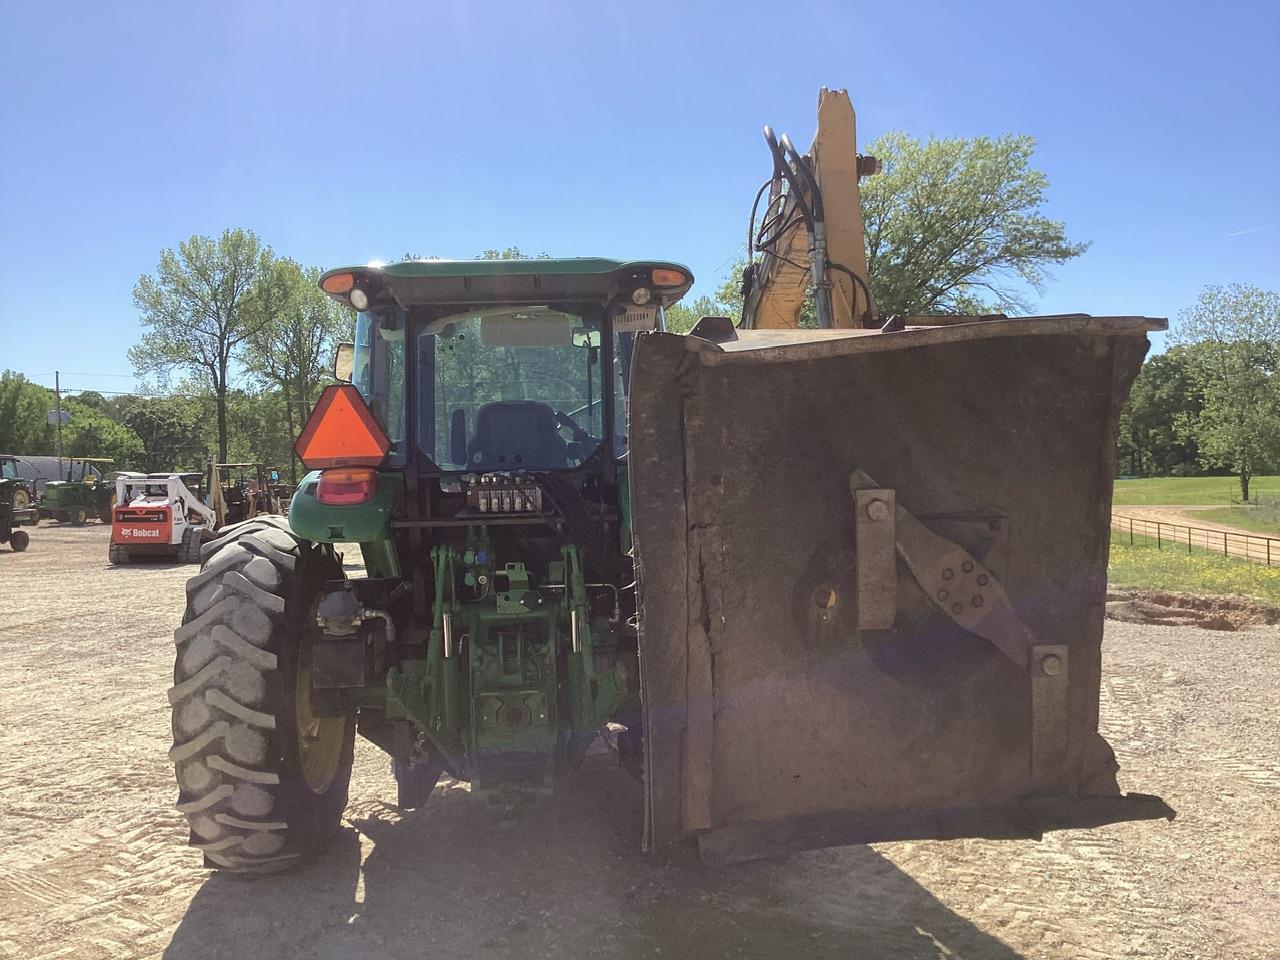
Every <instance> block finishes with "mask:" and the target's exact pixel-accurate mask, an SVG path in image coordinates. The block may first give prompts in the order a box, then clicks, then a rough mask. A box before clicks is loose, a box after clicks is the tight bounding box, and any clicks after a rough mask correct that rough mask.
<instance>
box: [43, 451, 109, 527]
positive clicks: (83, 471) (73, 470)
mask: <svg viewBox="0 0 1280 960" xmlns="http://www.w3.org/2000/svg"><path fill="white" fill-rule="evenodd" d="M114 467H115V461H114V460H110V459H107V458H104V457H68V458H67V473H66V477H65V478H64V479H62V480H50V481H48V482H47V483H46V484H45V485H44V490H43V492H42V493H41V495H40V500H39V502H38V507H39V511H40V518H41V519H46V518H48V519H53V520H61V521H63V522H64V523H70V524H72V525H73V526H77V527H80V526H84V524H85V523H87V522H88V520H89V518H90V517H97V518H98V519H99V520H101V521H102V522H103V523H110V522H111V508H112V507H114V506H115V500H116V488H115V484H114V483H113V482H111V481H112V480H113V479H114V477H112V476H111V474H112V473H113V470H114Z"/></svg>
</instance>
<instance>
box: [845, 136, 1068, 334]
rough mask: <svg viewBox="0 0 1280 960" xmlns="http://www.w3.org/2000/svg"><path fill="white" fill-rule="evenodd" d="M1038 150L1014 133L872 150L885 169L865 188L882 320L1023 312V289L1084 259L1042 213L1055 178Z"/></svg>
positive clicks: (877, 145) (890, 140)
mask: <svg viewBox="0 0 1280 960" xmlns="http://www.w3.org/2000/svg"><path fill="white" fill-rule="evenodd" d="M1034 151H1035V140H1034V138H1032V137H1029V136H1014V135H1012V134H1006V135H1004V136H1002V137H997V138H994V139H993V138H990V137H975V138H973V139H961V138H948V139H934V138H930V139H929V140H928V141H927V142H925V143H923V144H922V143H921V142H920V141H919V140H917V139H916V138H914V137H911V136H908V135H907V134H905V133H900V132H892V133H886V134H885V135H884V136H882V137H880V138H879V139H877V140H876V141H875V142H874V143H871V144H870V145H868V147H867V151H866V152H867V153H869V154H872V155H874V156H876V157H878V158H879V159H880V163H881V172H880V173H879V174H877V175H875V176H872V177H869V178H867V179H866V180H865V181H863V184H862V210H863V217H864V219H865V221H866V237H867V268H868V271H869V273H870V277H871V290H872V294H873V295H874V297H875V300H876V305H877V307H878V308H879V310H880V312H881V314H893V313H907V314H910V313H936V312H956V313H968V312H974V311H981V310H983V309H986V306H985V305H986V304H990V305H992V306H994V307H996V308H998V309H1000V310H1005V311H1011V312H1012V311H1018V312H1025V311H1026V309H1027V303H1026V300H1025V298H1024V296H1023V295H1022V294H1021V292H1020V289H1019V286H1020V285H1019V283H1018V282H1019V281H1020V282H1021V283H1025V284H1027V285H1029V286H1030V287H1032V288H1033V289H1035V290H1037V291H1039V290H1041V289H1042V288H1043V285H1044V282H1045V280H1046V279H1047V278H1048V273H1047V266H1048V265H1049V264H1053V263H1065V262H1066V261H1068V260H1070V259H1071V258H1072V257H1077V256H1079V255H1080V254H1082V253H1084V251H1085V249H1086V248H1087V244H1081V243H1070V242H1068V240H1067V239H1066V235H1065V228H1064V226H1063V224H1062V223H1060V222H1058V221H1056V220H1050V219H1049V218H1047V217H1045V216H1044V215H1043V214H1042V213H1041V212H1040V208H1041V205H1042V204H1043V202H1044V194H1045V190H1046V189H1047V188H1048V186H1049V181H1048V178H1047V177H1046V176H1045V175H1044V174H1043V173H1042V172H1041V171H1039V170H1035V169H1033V168H1032V167H1031V156H1032V154H1033V153H1034ZM1011 282H1012V283H1013V285H1011Z"/></svg>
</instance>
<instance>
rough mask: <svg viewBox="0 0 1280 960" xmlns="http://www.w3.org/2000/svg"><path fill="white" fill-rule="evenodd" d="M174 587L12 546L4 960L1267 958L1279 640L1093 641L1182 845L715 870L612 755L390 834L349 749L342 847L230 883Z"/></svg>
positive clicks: (1193, 633)
mask: <svg viewBox="0 0 1280 960" xmlns="http://www.w3.org/2000/svg"><path fill="white" fill-rule="evenodd" d="M189 572H190V571H189V569H187V568H179V567H176V566H172V565H154V566H142V565H139V566H134V567H127V568H111V567H108V566H107V564H106V530H105V529H103V528H101V527H98V526H96V525H93V526H89V527H86V528H81V529H74V528H70V527H60V526H56V525H49V526H44V525H42V526H41V527H40V528H38V529H37V530H36V531H34V535H33V539H32V544H31V548H30V550H29V551H28V552H27V553H25V554H12V553H9V552H8V550H7V548H0V601H2V602H0V676H2V677H3V678H4V691H3V694H2V697H3V699H0V823H2V824H3V834H2V836H3V842H2V843H0V956H3V957H13V958H23V960H44V958H53V957H69V958H75V960H96V958H132V957H161V956H163V957H166V958H170V960H194V958H204V957H212V958H227V960H232V958H235V960H253V958H264V960H265V958H273V960H274V958H277V957H295V956H296V957H307V958H334V960H336V958H383V957H386V958H409V957H432V958H453V957H521V958H526V957H556V958H558V957H591V958H634V957H645V958H654V957H659V958H666V960H670V958H684V957H689V958H700V960H701V958H719V957H727V958H739V957H747V958H751V957H754V958H779V957H782V958H787V960H799V958H809V957H829V958H840V960H849V958H862V957H867V958H886V957H895V958H896V957H907V958H921V960H923V958H940V957H948V958H950V957H961V958H966V960H973V958H993V960H1012V958H1016V957H1037V958H1038V957H1063V958H1067V957H1070V958H1102V957H1161V958H1188V957H1196V958H1233V960H1251V958H1264V957H1265V958H1275V957H1278V956H1280V862H1278V861H1280V701H1278V700H1277V697H1276V695H1275V687H1276V680H1277V677H1280V630H1276V629H1274V628H1269V629H1266V630H1258V631H1246V632H1241V633H1231V634H1222V633H1216V634H1215V633H1207V632H1204V631H1200V630H1195V629H1189V628H1173V627H1147V626H1138V625H1134V624H1117V623H1109V624H1108V638H1107V643H1106V646H1105V648H1104V651H1105V657H1106V664H1105V671H1106V676H1107V681H1106V685H1105V688H1104V691H1103V703H1102V718H1103V731H1104V733H1105V734H1106V735H1107V736H1108V737H1109V738H1110V739H1111V741H1112V743H1113V744H1114V745H1115V747H1116V752H1117V754H1118V756H1119V759H1120V762H1121V764H1122V765H1123V770H1122V773H1121V782H1122V784H1123V785H1125V786H1126V787H1127V788H1129V789H1138V790H1143V791H1147V792H1152V793H1159V794H1162V795H1163V796H1164V797H1165V798H1166V799H1167V800H1169V801H1170V802H1171V803H1172V805H1173V806H1174V807H1176V808H1178V810H1179V819H1178V820H1177V821H1175V822H1174V823H1172V824H1169V823H1164V822H1163V821H1161V822H1158V823H1147V824H1124V825H1117V826H1112V827H1107V828H1104V829H1101V830H1097V831H1094V832H1092V833H1084V832H1072V833H1063V834H1054V835H1051V836H1050V837H1049V838H1048V839H1046V840H1045V841H1044V842H1042V843H1039V844H1037V843H1032V842H1011V843H993V842H982V841H963V842H955V843H950V844H944V843H902V844H884V845H880V846H876V847H873V848H872V847H861V848H848V849H843V850H832V851H824V852H819V853H813V854H806V855H803V856H797V857H794V858H791V859H788V860H784V861H775V862H763V863H754V864H746V865H740V866H737V867H733V868H730V869H725V870H719V871H713V870H710V869H707V868H704V867H702V866H701V865H700V864H698V863H696V862H690V861H678V862H662V861H658V860H653V859H649V858H646V857H643V856H642V855H641V854H639V853H638V852H637V845H638V842H637V841H638V837H637V830H638V823H639V809H640V796H639V790H638V787H637V785H636V784H635V783H634V782H633V781H631V780H630V779H629V778H628V777H627V776H625V775H624V774H622V773H621V772H620V771H619V770H618V769H617V768H616V767H615V766H614V765H613V764H612V761H611V759H610V757H609V756H608V755H607V754H597V755H593V756H592V757H591V758H590V760H589V762H588V763H587V764H586V765H585V767H584V769H583V770H582V772H581V774H580V775H577V776H575V777H573V778H571V780H570V782H568V783H566V784H565V787H564V790H563V796H562V798H561V802H560V803H559V804H556V805H552V806H548V807H546V808H545V809H543V810H542V811H540V812H539V813H537V814H534V815H531V816H529V817H528V818H526V819H522V820H520V821H518V822H509V821H504V820H502V819H501V818H500V817H499V816H497V815H494V814H490V813H487V812H485V811H483V810H480V809H477V807H476V806H475V805H473V804H471V803H470V802H469V798H468V797H467V795H466V791H465V789H464V788H462V787H460V786H456V785H455V786H453V787H452V788H449V789H445V790H444V791H443V792H442V793H441V794H440V795H438V796H436V797H433V798H432V802H431V803H430V804H429V805H428V806H427V807H426V808H425V809H424V810H421V811H418V812H416V813H413V814H410V815H407V816H401V815H400V814H398V813H397V812H396V810H395V809H394V808H393V807H392V806H391V803H390V801H391V799H392V798H393V797H394V788H393V785H392V782H391V779H390V776H389V775H388V774H387V772H386V764H385V762H384V761H383V760H382V759H381V756H380V755H379V754H378V753H376V752H375V751H374V750H373V749H372V748H358V753H357V766H356V779H355V783H354V784H353V786H352V791H351V793H352V797H353V802H352V804H351V806H350V807H349V808H348V810H347V814H346V822H347V824H348V825H349V828H348V829H347V830H346V831H345V833H344V835H343V838H342V840H341V842H340V843H339V844H338V845H337V847H336V849H334V850H333V851H332V852H331V853H329V854H328V855H327V856H325V857H324V858H323V859H322V860H320V861H318V862H315V863H313V864H310V865H308V866H305V867H303V868H302V869H300V870H298V871H297V872H294V873H292V874H287V875H281V876H270V877H265V878H257V879H252V880H248V881H245V880H240V879H236V878H230V877H223V876H210V875H209V874H207V873H206V872H205V871H203V870H202V869H201V867H200V858H199V857H198V855H197V854H195V853H194V852H193V851H191V850H189V849H187V848H185V847H184V846H183V843H184V841H185V832H184V830H183V828H182V825H181V822H180V818H179V816H178V814H177V813H175V812H174V810H173V802H174V798H175V795H176V789H175V787H174V784H173V775H172V769H171V767H170V765H169V762H168V760H167V758H166V755H165V751H166V750H167V748H168V746H169V715H168V704H167V702H166V699H165V690H166V688H167V687H168V686H169V683H170V672H171V658H172V639H171V633H172V630H173V627H174V625H175V624H176V623H178V621H179V619H180V616H181V613H182V602H183V601H182V583H183V580H184V579H185V577H186V575H187V574H188V573H189Z"/></svg>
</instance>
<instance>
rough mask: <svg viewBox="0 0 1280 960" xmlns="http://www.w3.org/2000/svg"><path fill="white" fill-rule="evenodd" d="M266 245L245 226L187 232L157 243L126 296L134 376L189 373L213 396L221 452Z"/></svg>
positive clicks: (253, 324) (253, 322)
mask: <svg viewBox="0 0 1280 960" xmlns="http://www.w3.org/2000/svg"><path fill="white" fill-rule="evenodd" d="M270 256H271V254H270V250H269V249H268V250H265V251H264V250H263V248H262V245H261V244H260V243H259V242H258V238H257V237H256V236H255V235H254V234H253V232H252V231H249V230H239V229H237V230H224V231H223V232H222V235H221V236H220V237H219V238H218V239H216V240H214V239H212V238H210V237H201V236H193V237H190V238H188V239H186V240H184V241H183V242H182V243H180V244H178V249H177V251H176V252H175V251H173V250H164V251H162V252H161V254H160V263H159V265H158V267H157V268H156V272H155V275H154V276H143V277H142V278H140V279H139V280H138V283H137V285H136V286H135V287H134V289H133V301H134V304H135V305H136V306H137V307H138V310H139V311H141V314H142V323H143V326H145V327H146V328H147V332H146V334H145V335H144V336H143V338H142V340H141V342H139V343H138V344H136V345H135V346H133V347H132V348H130V350H129V359H130V360H131V361H132V363H133V366H134V369H135V371H136V372H137V373H138V375H139V376H140V377H145V378H153V379H156V378H158V379H160V380H167V377H168V376H169V374H170V373H172V372H173V371H181V372H184V373H186V374H188V375H189V376H192V377H194V378H195V379H196V380H197V381H198V382H199V383H201V384H202V385H203V386H205V387H207V388H208V389H209V391H210V392H211V393H212V394H213V396H214V398H215V407H216V417H217V426H218V452H219V457H220V458H223V459H225V455H226V451H227V422H226V395H227V390H228V389H229V386H230V377H231V375H232V372H233V371H232V358H233V356H234V355H235V354H236V352H237V350H238V348H239V347H240V345H241V344H243V343H244V342H245V341H246V340H248V339H249V338H250V337H252V336H253V335H254V334H255V333H256V332H257V327H258V325H259V324H261V323H262V322H263V320H264V316H263V314H262V312H261V311H250V310H247V309H246V304H247V301H248V300H249V298H250V297H251V295H252V293H253V290H254V286H255V284H256V282H257V280H258V277H259V275H260V273H261V272H262V270H263V268H264V266H267V265H269V263H270Z"/></svg>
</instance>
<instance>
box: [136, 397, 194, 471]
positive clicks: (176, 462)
mask: <svg viewBox="0 0 1280 960" xmlns="http://www.w3.org/2000/svg"><path fill="white" fill-rule="evenodd" d="M209 399H210V400H212V397H210V398H209ZM129 401H130V402H129V403H128V404H127V405H126V406H125V407H124V410H123V413H122V422H123V423H124V425H125V426H127V427H128V428H129V429H130V430H132V431H133V432H134V434H135V435H136V436H137V437H138V439H139V441H140V442H141V444H142V452H141V454H140V455H139V456H138V458H137V460H136V463H137V467H138V469H139V470H144V471H146V472H147V473H162V472H164V471H167V470H179V471H183V470H198V469H203V466H204V461H205V459H206V458H207V456H208V451H209V444H208V443H207V442H206V441H205V439H204V438H203V436H202V430H203V428H202V424H201V421H202V420H203V419H205V418H204V415H203V414H204V409H205V405H204V404H203V403H201V401H199V400H195V399H191V398H187V397H130V398H129ZM211 406H212V404H210V407H211Z"/></svg>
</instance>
